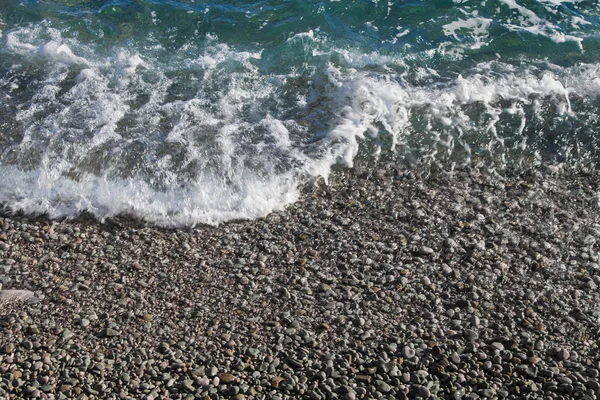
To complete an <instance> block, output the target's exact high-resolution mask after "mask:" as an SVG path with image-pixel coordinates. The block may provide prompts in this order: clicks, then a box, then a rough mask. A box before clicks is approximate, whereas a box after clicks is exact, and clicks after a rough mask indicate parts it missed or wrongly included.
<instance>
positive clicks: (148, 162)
mask: <svg viewBox="0 0 600 400" xmlns="http://www.w3.org/2000/svg"><path fill="white" fill-rule="evenodd" d="M599 55H600V8H599V6H598V5H597V2H592V1H575V0H573V1H564V2H560V1H558V0H546V1H524V0H499V1H458V0H457V1H443V0H441V1H352V2H350V1H321V2H319V1H284V0H280V1H220V2H205V1H164V0H161V1H158V0H156V1H125V0H120V1H114V0H113V1H100V0H98V1H83V0H63V1H52V0H49V1H43V2H42V1H33V0H32V1H16V0H4V1H2V2H0V99H1V101H0V202H2V203H3V204H5V205H6V206H8V207H10V208H12V209H15V210H24V211H26V212H36V213H47V214H49V215H50V216H51V217H58V216H75V215H78V214H79V213H81V212H83V211H87V212H90V213H92V214H94V215H96V216H98V217H99V218H105V217H110V216H112V215H116V214H132V215H134V216H136V217H138V218H142V219H145V220H148V221H151V222H154V223H157V224H160V225H170V226H179V225H190V224H195V223H200V222H206V223H218V222H221V221H226V220H230V219H234V218H255V217H259V216H262V215H265V214H266V213H268V212H271V211H273V210H276V209H279V208H281V207H283V206H285V205H286V204H289V203H290V202H293V201H295V200H296V199H297V197H298V189H299V187H301V185H302V184H304V183H305V182H307V180H309V179H311V178H313V177H316V176H324V177H327V176H328V175H329V173H330V171H331V168H332V166H334V165H342V166H349V167H351V166H352V165H353V163H354V162H356V159H357V157H359V158H366V159H371V160H377V159H381V158H384V159H393V160H394V161H395V162H398V163H399V164H401V165H404V166H413V167H415V168H417V167H418V168H425V169H430V168H437V169H444V170H449V169H453V168H456V167H460V166H464V165H469V166H471V167H474V168H482V169H486V170H493V171H497V172H499V173H502V170H503V169H504V168H506V167H507V166H511V167H517V168H518V167H519V166H523V165H526V166H530V165H535V164H540V163H542V162H546V161H547V162H563V163H592V164H596V163H597V162H598V157H599V150H598V144H599V140H598V131H599V128H600V126H599V125H600V124H599V121H598V116H599V115H600V113H599V110H598V105H599V101H598V98H597V97H598V94H599V93H600V73H599V68H600V64H599V62H600V59H599Z"/></svg>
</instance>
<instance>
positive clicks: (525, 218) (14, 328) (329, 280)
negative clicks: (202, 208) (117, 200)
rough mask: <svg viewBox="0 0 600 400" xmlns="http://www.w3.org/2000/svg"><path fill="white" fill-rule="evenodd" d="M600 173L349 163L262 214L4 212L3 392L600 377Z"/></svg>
mask: <svg viewBox="0 0 600 400" xmlns="http://www.w3.org/2000/svg"><path fill="white" fill-rule="evenodd" d="M599 178H600V177H599V174H598V173H597V172H589V171H587V172H585V171H581V170H578V171H570V170H564V169H561V168H560V167H558V166H550V167H544V168H542V169H540V170H536V171H529V172H520V173H513V174H511V173H508V172H507V173H506V174H504V176H503V177H491V176H489V175H482V174H479V173H475V172H456V173H454V174H452V175H438V176H436V177H429V178H420V177H417V176H415V174H414V173H413V172H409V171H404V170H397V169H394V168H393V167H382V168H381V169H379V170H374V172H373V173H365V172H360V171H339V172H337V173H336V174H335V176H333V177H332V178H331V181H330V183H329V185H325V184H323V183H322V182H320V183H316V184H315V185H314V186H310V187H307V188H306V189H305V190H304V194H303V196H302V198H301V199H300V201H298V202H297V203H295V204H293V205H291V206H289V207H288V208H287V209H286V210H284V211H282V212H278V213H273V214H271V215H269V216H267V217H265V218H262V219H258V220H254V221H240V222H233V223H227V224H223V225H221V226H218V227H204V226H203V227H196V228H193V229H180V230H167V229H159V228H155V227H149V226H145V225H144V224H142V223H139V222H132V221H129V220H127V219H115V220H110V221H105V222H104V223H99V222H96V221H93V220H90V219H86V218H83V217H82V218H80V219H79V220H75V221H50V220H47V219H44V218H30V217H24V216H8V215H5V216H4V217H3V218H0V279H1V282H2V288H3V289H4V290H27V291H31V292H32V293H31V296H33V297H31V296H30V297H29V298H27V300H24V301H22V300H10V299H5V300H4V301H1V299H0V323H1V325H0V326H1V330H0V345H1V347H0V398H3V399H21V398H46V399H75V398H77V399H161V398H170V399H194V398H197V399H203V398H235V399H285V398H289V399H295V398H310V399H330V398H340V399H361V398H362V399H371V398H417V397H420V398H430V397H431V398H449V399H459V398H515V399H516V398H582V399H583V398H585V399H595V398H596V397H597V396H598V395H599V394H600V377H599V374H600V373H599V369H600V352H599V349H598V337H599V336H598V335H599V323H600V290H599V289H598V286H599V285H600V264H599V261H598V241H599V240H600V222H599V217H600V207H599V201H600V197H599V191H598V190H599V188H598V185H599V182H600V180H599Z"/></svg>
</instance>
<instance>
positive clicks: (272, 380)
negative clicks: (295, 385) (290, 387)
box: [271, 376, 285, 389]
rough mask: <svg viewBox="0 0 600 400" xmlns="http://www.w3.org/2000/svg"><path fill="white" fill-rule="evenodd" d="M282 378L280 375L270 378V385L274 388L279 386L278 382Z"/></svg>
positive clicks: (282, 379)
mask: <svg viewBox="0 0 600 400" xmlns="http://www.w3.org/2000/svg"><path fill="white" fill-rule="evenodd" d="M284 380H285V378H282V377H281V376H276V377H274V378H273V379H271V386H272V387H273V388H274V389H277V388H278V387H279V384H280V383H281V382H282V381H284Z"/></svg>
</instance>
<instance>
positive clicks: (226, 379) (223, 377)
mask: <svg viewBox="0 0 600 400" xmlns="http://www.w3.org/2000/svg"><path fill="white" fill-rule="evenodd" d="M219 379H220V380H221V382H223V383H230V382H233V381H235V376H234V375H233V374H221V375H219Z"/></svg>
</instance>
